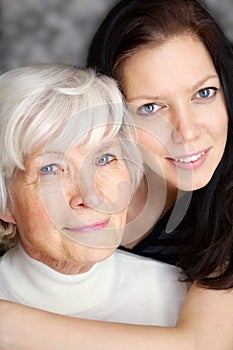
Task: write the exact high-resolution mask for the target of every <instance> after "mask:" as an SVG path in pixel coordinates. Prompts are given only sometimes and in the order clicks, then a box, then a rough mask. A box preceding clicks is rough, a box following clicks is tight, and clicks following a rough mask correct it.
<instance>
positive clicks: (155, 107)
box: [137, 86, 218, 115]
mask: <svg viewBox="0 0 233 350" xmlns="http://www.w3.org/2000/svg"><path fill="white" fill-rule="evenodd" d="M211 90H212V93H210V94H209V95H208V96H204V97H201V96H200V95H199V97H198V94H201V93H202V92H207V91H209V92H210V91H211ZM217 90H218V89H217V88H216V87H213V86H210V87H206V88H203V89H200V90H199V91H198V92H197V93H196V94H195V95H194V98H193V99H197V100H202V101H208V100H210V99H211V98H213V97H214V96H215V95H216V93H217ZM148 107H149V108H151V107H153V110H150V111H146V110H145V109H146V108H148ZM162 108H163V106H160V105H159V104H157V103H155V102H150V103H146V104H144V105H142V106H140V107H138V108H137V113H138V114H139V115H154V114H156V113H158V111H159V110H160V109H162Z"/></svg>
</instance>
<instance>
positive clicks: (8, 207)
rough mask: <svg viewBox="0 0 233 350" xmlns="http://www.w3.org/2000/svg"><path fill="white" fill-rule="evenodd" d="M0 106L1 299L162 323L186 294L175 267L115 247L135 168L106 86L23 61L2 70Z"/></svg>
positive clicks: (129, 136)
mask: <svg viewBox="0 0 233 350" xmlns="http://www.w3.org/2000/svg"><path fill="white" fill-rule="evenodd" d="M0 104H1V114H0V145H1V158H0V176H1V201H0V203H1V208H0V210H1V241H2V246H4V249H5V250H7V252H6V253H5V254H4V255H3V256H2V258H1V260H0V297H1V299H5V300H8V301H13V302H17V303H20V304H24V305H28V306H32V307H36V308H40V309H43V310H47V311H52V312H56V313H59V314H64V315H70V316H74V317H80V318H90V319H96V320H110V321H118V322H129V323H140V324H158V325H164V326H165V325H174V324H175V322H176V319H177V314H178V311H179V308H180V305H181V303H182V300H183V298H184V295H185V293H186V290H187V285H186V284H185V283H181V282H178V278H179V277H180V270H179V269H178V268H176V267H174V266H170V265H167V264H164V263H160V262H156V261H154V260H152V259H147V258H143V257H137V256H135V255H133V254H131V253H127V252H124V251H116V252H115V250H116V248H117V247H118V246H119V244H120V242H121V240H122V237H123V231H124V226H125V221H126V214H127V206H128V204H129V201H130V198H131V196H132V195H133V192H134V190H135V189H136V188H137V186H138V184H139V182H140V179H141V175H142V169H143V167H142V161H141V156H140V154H139V152H138V150H137V147H136V145H135V142H134V141H133V129H132V127H131V125H130V120H129V117H128V116H127V114H126V112H125V110H124V106H123V104H122V98H121V94H120V93H119V91H118V88H117V86H116V83H115V82H114V81H113V80H111V79H110V78H107V77H103V76H96V75H95V73H94V72H93V71H91V70H81V69H77V68H74V67H71V66H66V65H38V66H31V67H25V68H20V69H15V70H13V71H10V72H8V73H5V74H3V75H2V77H1V78H0ZM113 253H114V254H113ZM97 263H98V264H97Z"/></svg>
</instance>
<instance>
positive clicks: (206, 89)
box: [194, 86, 218, 101]
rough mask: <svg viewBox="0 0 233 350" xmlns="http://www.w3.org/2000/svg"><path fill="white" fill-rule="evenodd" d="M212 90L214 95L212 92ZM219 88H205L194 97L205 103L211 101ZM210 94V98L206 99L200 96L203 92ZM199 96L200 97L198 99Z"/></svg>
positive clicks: (206, 97)
mask: <svg viewBox="0 0 233 350" xmlns="http://www.w3.org/2000/svg"><path fill="white" fill-rule="evenodd" d="M211 90H212V93H211V92H210V91H211ZM217 90H218V89H217V88H216V87H213V86H210V87H206V88H203V89H200V90H199V91H198V92H197V93H196V94H195V95H194V98H197V99H198V100H199V99H200V100H203V101H206V100H209V99H211V98H212V97H214V96H215V95H216V93H217ZM207 91H208V92H210V95H208V96H204V97H201V96H200V94H201V93H202V92H207ZM198 95H199V97H197V96H198Z"/></svg>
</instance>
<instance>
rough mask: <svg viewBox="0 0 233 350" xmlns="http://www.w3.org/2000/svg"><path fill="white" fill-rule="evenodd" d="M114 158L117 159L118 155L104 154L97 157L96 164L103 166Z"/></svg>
mask: <svg viewBox="0 0 233 350" xmlns="http://www.w3.org/2000/svg"><path fill="white" fill-rule="evenodd" d="M113 160H116V156H114V155H113V154H108V153H107V154H103V155H102V156H101V157H100V158H98V159H97V161H96V165H100V166H103V165H106V164H109V163H111V162H112V161H113Z"/></svg>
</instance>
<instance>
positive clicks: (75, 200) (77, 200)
mask: <svg viewBox="0 0 233 350" xmlns="http://www.w3.org/2000/svg"><path fill="white" fill-rule="evenodd" d="M86 206H87V205H86V203H85V201H84V198H83V196H82V194H81V192H80V191H77V192H76V193H75V194H73V195H72V196H71V198H70V207H71V208H72V209H78V208H81V207H86Z"/></svg>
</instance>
